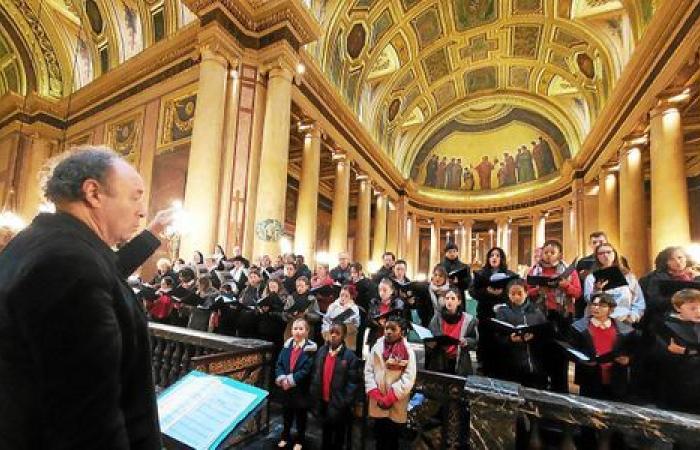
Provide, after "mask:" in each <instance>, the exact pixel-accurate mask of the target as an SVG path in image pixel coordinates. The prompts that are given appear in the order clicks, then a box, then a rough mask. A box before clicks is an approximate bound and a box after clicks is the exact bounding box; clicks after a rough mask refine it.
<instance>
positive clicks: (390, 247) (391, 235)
mask: <svg viewBox="0 0 700 450" xmlns="http://www.w3.org/2000/svg"><path fill="white" fill-rule="evenodd" d="M398 233H399V214H398V210H397V208H396V203H394V202H392V201H391V200H389V202H388V204H387V211H386V251H388V252H392V253H393V254H394V255H397V254H398V247H399V246H398V242H399V235H398Z"/></svg>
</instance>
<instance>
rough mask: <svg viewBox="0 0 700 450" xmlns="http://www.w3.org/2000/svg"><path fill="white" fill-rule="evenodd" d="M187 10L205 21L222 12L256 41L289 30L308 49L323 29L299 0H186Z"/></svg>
mask: <svg viewBox="0 0 700 450" xmlns="http://www.w3.org/2000/svg"><path fill="white" fill-rule="evenodd" d="M184 3H185V4H186V5H187V7H189V8H190V10H192V11H193V12H194V13H195V14H197V15H198V16H200V17H202V16H203V15H205V14H206V13H208V12H210V11H212V10H214V9H217V8H218V9H223V10H224V11H226V12H227V13H228V14H229V15H230V16H231V17H233V18H234V19H235V20H236V21H237V22H238V23H239V24H240V25H241V26H242V28H243V30H241V31H243V32H244V33H246V34H249V35H251V36H255V37H258V38H259V37H262V36H265V35H268V34H270V33H272V32H274V31H276V30H278V29H280V28H284V27H286V28H288V29H289V30H290V31H291V32H292V33H293V34H294V36H296V38H297V39H298V41H299V44H300V45H305V44H308V43H310V42H313V41H315V40H317V39H318V38H319V37H320V36H321V34H322V30H321V26H320V25H319V24H318V22H317V21H316V19H314V17H313V16H312V15H311V14H310V13H309V12H308V11H307V10H306V8H304V6H303V5H302V4H301V1H299V0H184Z"/></svg>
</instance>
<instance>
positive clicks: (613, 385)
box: [571, 293, 635, 401]
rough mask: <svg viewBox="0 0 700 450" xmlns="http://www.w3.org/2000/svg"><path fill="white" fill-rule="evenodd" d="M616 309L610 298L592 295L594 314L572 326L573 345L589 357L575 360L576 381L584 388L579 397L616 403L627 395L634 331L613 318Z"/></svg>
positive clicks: (592, 310) (604, 295) (592, 312)
mask: <svg viewBox="0 0 700 450" xmlns="http://www.w3.org/2000/svg"><path fill="white" fill-rule="evenodd" d="M614 309H615V300H614V299H613V297H612V296H611V295H609V294H606V293H598V294H593V296H592V297H591V302H590V314H591V315H590V316H589V317H584V318H582V319H579V320H577V321H576V322H574V324H573V325H572V328H573V331H574V333H573V335H572V338H571V344H572V346H573V347H574V348H575V349H576V350H578V351H580V352H581V353H583V354H585V355H586V356H587V357H588V358H589V360H588V361H586V360H585V359H581V358H576V372H575V377H574V382H575V383H576V384H578V385H579V386H580V388H581V390H580V395H583V396H586V397H592V398H598V399H602V400H615V401H623V400H624V399H625V396H626V395H627V391H628V388H629V381H630V355H631V353H632V350H633V345H634V340H635V331H634V329H633V328H632V327H631V326H629V325H627V324H626V323H624V322H622V321H620V320H617V319H613V318H611V315H612V313H613V311H614Z"/></svg>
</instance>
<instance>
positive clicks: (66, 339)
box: [0, 147, 172, 450]
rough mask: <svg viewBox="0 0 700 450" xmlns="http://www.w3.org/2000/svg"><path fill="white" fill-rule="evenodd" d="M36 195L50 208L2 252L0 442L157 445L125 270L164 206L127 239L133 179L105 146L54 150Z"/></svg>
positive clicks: (150, 240) (164, 215)
mask: <svg viewBox="0 0 700 450" xmlns="http://www.w3.org/2000/svg"><path fill="white" fill-rule="evenodd" d="M44 194H45V196H46V198H47V199H48V200H50V201H52V202H53V203H54V204H55V205H56V213H55V214H40V215H38V216H37V217H36V218H35V219H34V221H33V222H32V223H31V224H30V225H29V226H28V227H27V228H26V229H24V230H23V231H22V232H20V233H19V234H18V235H17V236H16V237H15V238H14V240H12V241H11V242H10V243H9V245H8V246H7V247H6V248H5V250H4V251H3V252H2V253H0V386H2V388H0V448H3V449H13V450H24V449H71V450H79V449H86V450H87V449H91V450H92V449H101V450H160V448H161V445H160V431H159V427H158V411H157V407H156V398H155V389H154V386H153V381H152V375H151V355H150V346H149V341H148V329H147V323H146V318H145V315H144V314H143V312H142V311H141V309H140V307H139V304H138V302H137V301H136V298H135V297H134V295H133V292H132V291H131V289H129V287H128V286H127V284H126V282H125V278H126V275H128V273H130V272H131V271H133V270H134V269H135V268H136V267H138V266H139V265H140V264H141V263H143V262H144V261H145V259H146V258H147V257H148V256H149V255H150V254H152V253H153V252H154V251H155V250H156V249H157V248H158V246H159V245H160V242H159V240H158V239H157V238H156V236H157V235H158V234H159V233H160V232H162V230H163V227H164V226H166V225H167V224H168V223H169V222H170V221H171V220H172V212H169V211H165V212H161V213H158V215H157V216H156V219H155V220H154V221H153V223H151V225H149V227H148V230H146V231H144V232H142V233H141V234H140V235H138V236H137V237H136V238H135V239H134V240H132V241H131V242H129V243H127V241H128V240H129V239H130V238H131V237H132V236H133V235H134V234H135V232H136V231H137V228H138V227H139V222H140V220H141V219H142V218H143V217H144V216H145V214H146V210H145V207H144V201H143V200H144V199H143V196H144V186H143V181H142V179H141V177H140V176H139V174H138V173H137V172H136V170H134V168H133V167H131V166H130V165H129V164H128V163H127V162H125V161H124V160H123V159H121V157H119V156H118V155H117V154H115V153H113V152H111V151H109V150H107V149H103V148H95V147H87V148H82V149H79V150H77V151H74V152H70V153H67V154H66V155H65V156H63V157H62V158H61V159H60V160H59V161H58V163H57V164H56V165H55V166H54V168H53V170H52V171H51V172H50V173H49V174H48V175H47V178H46V180H45V186H44ZM124 243H126V245H125V246H124V247H123V248H122V250H120V251H119V252H114V251H113V250H112V248H113V247H115V246H117V245H121V244H124Z"/></svg>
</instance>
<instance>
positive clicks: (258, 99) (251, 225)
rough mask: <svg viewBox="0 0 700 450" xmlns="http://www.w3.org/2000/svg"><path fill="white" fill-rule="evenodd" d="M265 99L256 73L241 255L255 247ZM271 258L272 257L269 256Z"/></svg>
mask: <svg viewBox="0 0 700 450" xmlns="http://www.w3.org/2000/svg"><path fill="white" fill-rule="evenodd" d="M266 98H267V85H266V84H265V78H264V77H263V75H262V73H261V72H260V71H258V72H257V73H256V83H255V100H254V108H255V110H254V111H253V126H252V136H251V140H250V157H249V161H248V164H249V166H248V173H249V176H248V183H247V188H246V191H247V192H248V195H247V196H246V199H245V210H246V216H245V218H244V223H245V225H244V227H243V248H242V249H241V251H242V254H243V255H252V254H253V248H254V245H255V210H256V207H257V203H258V180H259V179H260V153H261V151H262V145H261V144H262V135H263V127H264V125H265V106H266V105H265V99H266ZM270 257H273V255H270Z"/></svg>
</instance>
